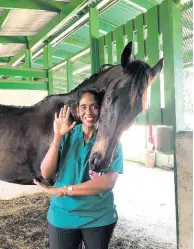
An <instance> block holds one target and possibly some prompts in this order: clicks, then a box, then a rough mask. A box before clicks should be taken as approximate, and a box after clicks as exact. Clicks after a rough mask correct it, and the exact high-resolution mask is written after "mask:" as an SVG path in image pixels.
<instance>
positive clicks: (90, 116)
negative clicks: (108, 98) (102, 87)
mask: <svg viewBox="0 0 194 249" xmlns="http://www.w3.org/2000/svg"><path fill="white" fill-rule="evenodd" d="M77 114H78V116H79V118H80V120H81V122H82V123H83V125H84V126H86V127H87V128H92V127H93V126H94V125H95V123H96V122H97V121H98V118H99V114H100V109H99V106H98V103H97V101H96V99H95V96H94V95H93V94H92V93H84V94H83V95H82V96H81V99H80V101H79V106H78V108H77Z"/></svg>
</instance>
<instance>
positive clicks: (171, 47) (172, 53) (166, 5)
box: [159, 0, 184, 130]
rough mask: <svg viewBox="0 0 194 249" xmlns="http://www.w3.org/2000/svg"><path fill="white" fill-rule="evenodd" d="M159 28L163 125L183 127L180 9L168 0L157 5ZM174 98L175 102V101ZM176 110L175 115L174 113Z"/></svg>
mask: <svg viewBox="0 0 194 249" xmlns="http://www.w3.org/2000/svg"><path fill="white" fill-rule="evenodd" d="M159 13H160V30H161V32H162V38H163V57H164V89H165V108H164V109H163V113H162V118H163V120H162V121H163V124H164V125H173V126H176V129H177V130H181V129H184V119H183V113H184V98H183V97H184V96H183V83H182V75H183V58H182V50H181V49H180V48H181V47H182V34H181V9H180V7H177V6H176V4H175V3H174V2H172V1H170V0H165V1H164V2H162V4H161V5H160V6H159ZM175 100H176V102H175ZM175 112H176V115H175Z"/></svg>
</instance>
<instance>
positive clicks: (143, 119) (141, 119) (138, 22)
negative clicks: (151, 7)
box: [134, 14, 147, 125]
mask: <svg viewBox="0 0 194 249" xmlns="http://www.w3.org/2000/svg"><path fill="white" fill-rule="evenodd" d="M143 18H144V17H143V14H141V15H139V16H137V17H136V19H135V20H134V28H135V30H136V32H137V45H138V52H137V54H136V59H139V60H142V61H144V60H145V43H144V19H143ZM137 123H138V125H147V113H146V112H144V113H141V114H140V115H139V116H138V119H137Z"/></svg>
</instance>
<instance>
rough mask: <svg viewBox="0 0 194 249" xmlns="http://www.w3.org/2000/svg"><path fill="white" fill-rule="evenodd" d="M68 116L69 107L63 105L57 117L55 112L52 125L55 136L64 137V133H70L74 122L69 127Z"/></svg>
mask: <svg viewBox="0 0 194 249" xmlns="http://www.w3.org/2000/svg"><path fill="white" fill-rule="evenodd" d="M69 116H70V107H69V106H68V107H67V106H66V105H64V107H63V108H61V110H60V112H59V117H57V113H56V112H55V120H54V124H53V128H54V133H55V135H60V136H64V135H65V134H66V133H68V132H69V131H71V130H72V129H73V127H74V126H75V124H76V122H73V123H72V124H71V125H70V124H69Z"/></svg>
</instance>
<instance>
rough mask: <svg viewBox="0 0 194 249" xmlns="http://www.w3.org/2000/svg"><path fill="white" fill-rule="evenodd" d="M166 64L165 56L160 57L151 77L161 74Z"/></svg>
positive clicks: (152, 69)
mask: <svg viewBox="0 0 194 249" xmlns="http://www.w3.org/2000/svg"><path fill="white" fill-rule="evenodd" d="M163 64H164V58H162V59H160V60H159V61H158V62H157V63H156V65H155V66H154V67H152V68H151V70H150V71H151V79H153V78H155V77H156V76H157V74H159V73H160V72H161V71H162V68H163Z"/></svg>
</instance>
